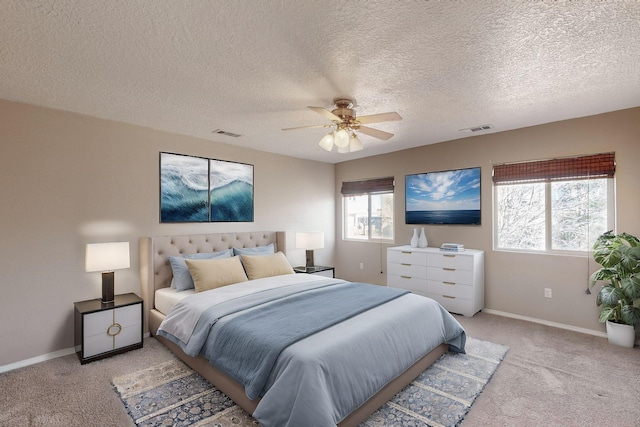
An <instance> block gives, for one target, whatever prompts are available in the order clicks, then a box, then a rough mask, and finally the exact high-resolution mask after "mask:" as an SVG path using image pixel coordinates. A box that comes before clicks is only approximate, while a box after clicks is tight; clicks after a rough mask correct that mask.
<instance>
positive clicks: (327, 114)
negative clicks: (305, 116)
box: [307, 107, 342, 123]
mask: <svg viewBox="0 0 640 427" xmlns="http://www.w3.org/2000/svg"><path fill="white" fill-rule="evenodd" d="M307 108H310V109H312V110H313V111H315V112H316V113H318V114H320V115H321V116H323V117H326V118H327V119H329V120H331V121H332V122H334V121H337V122H340V123H342V119H341V118H340V117H338V116H336V115H335V114H333V113H332V112H331V111H328V110H326V109H324V108H322V107H307Z"/></svg>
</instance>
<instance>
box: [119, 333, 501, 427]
mask: <svg viewBox="0 0 640 427" xmlns="http://www.w3.org/2000/svg"><path fill="white" fill-rule="evenodd" d="M507 350H508V348H507V347H505V346H502V345H499V344H493V343H490V342H486V341H480V340H476V339H473V338H470V337H469V338H467V345H466V351H467V354H453V353H446V354H444V355H443V356H442V357H440V359H438V360H437V361H436V362H435V363H434V364H433V365H432V366H430V367H429V368H428V369H426V370H425V371H424V372H423V373H422V374H420V375H419V376H418V378H416V379H415V380H414V381H413V382H412V383H411V384H409V385H408V386H406V387H405V388H404V389H403V390H402V391H400V393H398V394H396V395H395V396H394V397H393V399H391V400H390V401H389V402H387V403H386V404H385V405H384V406H383V407H382V408H380V409H378V410H377V411H376V412H374V413H373V414H372V415H371V416H370V417H369V418H367V420H365V422H364V423H362V424H361V426H364V427H383V426H407V427H408V426H411V427H420V426H431V427H439V426H457V425H459V424H460V422H462V420H463V419H464V417H465V415H466V414H467V412H469V409H470V408H471V405H472V404H473V402H474V400H475V399H476V397H478V395H479V394H480V392H481V391H482V389H483V388H484V386H485V385H486V384H487V383H488V382H489V379H491V376H492V375H493V373H494V372H495V371H496V369H497V368H498V365H499V364H500V362H501V361H502V359H503V358H504V356H505V354H506V353H507ZM112 383H113V386H114V388H115V390H116V392H117V393H118V394H119V395H120V399H121V400H122V402H123V404H124V406H125V408H126V409H127V411H128V412H129V415H131V418H132V419H133V421H134V422H135V424H136V425H137V426H145V427H146V426H148V427H152V426H153V427H156V426H158V427H159V426H179V427H183V426H193V427H196V426H205V425H207V426H215V427H230V426H234V427H247V426H257V425H259V424H258V422H257V421H255V420H254V419H253V418H252V417H251V416H250V415H249V414H247V413H246V412H245V411H243V410H242V409H241V408H240V407H239V406H237V405H236V404H235V403H233V401H232V400H231V399H229V398H228V397H227V396H226V395H225V394H223V393H222V392H220V391H219V390H218V389H216V388H215V387H213V386H212V385H211V384H209V382H208V381H207V380H205V379H203V378H202V377H201V376H200V375H198V374H197V373H196V372H194V371H193V370H191V368H189V367H188V366H186V365H185V364H184V363H182V362H181V361H180V360H178V359H175V360H171V361H169V362H166V363H164V364H161V365H159V366H154V367H151V368H147V369H144V370H142V371H138V372H134V373H132V374H129V375H125V376H122V377H118V378H115V379H114V380H113V382H112Z"/></svg>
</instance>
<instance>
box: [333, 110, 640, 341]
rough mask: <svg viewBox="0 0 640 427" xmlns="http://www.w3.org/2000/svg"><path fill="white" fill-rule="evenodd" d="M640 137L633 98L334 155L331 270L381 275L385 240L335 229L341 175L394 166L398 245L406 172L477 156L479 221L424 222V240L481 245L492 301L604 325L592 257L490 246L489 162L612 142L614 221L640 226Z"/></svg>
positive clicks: (368, 174) (589, 149)
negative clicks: (498, 128)
mask: <svg viewBox="0 0 640 427" xmlns="http://www.w3.org/2000/svg"><path fill="white" fill-rule="evenodd" d="M639 138H640V108H634V109H629V110H623V111H618V112H614V113H609V114H603V115H598V116H592V117H586V118H581V119H575V120H568V121H563V122H557V123H550V124H546V125H542V126H536V127H531V128H526V129H519V130H514V131H508V132H500V133H493V134H488V135H482V136H475V137H470V138H464V139H460V140H455V141H449V142H446V143H441V144H435V145H429V146H424V147H420V148H415V149H411V150H405V151H401V152H396V153H391V154H387V155H382V156H377V157H371V158H366V159H361V160H355V161H350V162H344V163H340V164H338V165H337V166H336V218H338V220H337V222H336V233H337V235H336V242H337V246H336V247H337V250H336V262H337V264H336V271H337V273H338V274H339V275H340V277H343V278H346V279H350V280H358V281H365V282H372V283H378V284H386V274H385V270H386V269H385V264H386V247H387V245H380V244H378V243H363V242H347V241H342V240H341V239H340V236H341V233H342V230H341V221H340V215H341V196H340V185H341V183H342V181H348V180H353V179H362V178H372V177H383V176H390V175H393V176H395V178H396V190H395V212H394V213H395V218H396V230H395V245H403V244H408V243H409V240H410V238H411V234H412V228H413V227H412V226H409V225H406V224H405V223H404V178H405V175H406V174H410V173H419V172H427V171H436V170H446V169H455V168H466V167H474V166H480V167H481V168H482V189H481V191H482V225H481V226H426V227H425V231H426V235H427V238H428V239H429V246H439V245H440V244H441V243H443V242H445V241H446V242H458V243H463V244H464V245H465V246H466V247H468V248H476V249H482V250H484V251H485V300H486V307H487V308H489V309H493V310H496V311H501V312H505V313H511V314H515V315H518V316H524V317H529V318H534V319H540V320H543V321H546V322H554V323H560V324H564V325H569V326H572V327H575V328H584V329H589V330H595V331H603V330H604V328H603V326H602V325H601V324H599V323H598V320H597V313H598V309H597V307H596V305H595V295H586V294H585V289H586V284H587V281H588V276H589V273H590V272H591V271H594V270H595V269H597V268H598V266H597V264H595V263H594V262H593V261H592V260H591V259H590V257H575V256H550V255H540V254H517V253H509V252H498V251H493V250H492V227H491V224H492V220H493V217H492V211H493V210H492V197H493V194H492V190H493V188H492V182H491V168H492V165H493V164H497V163H503V162H514V161H524V160H535V159H547V158H552V157H562V156H571V155H579V154H593V153H599V152H608V151H615V152H616V161H617V172H616V188H617V230H618V231H627V232H629V233H632V234H635V235H638V236H640V215H639V212H640V191H639V190H638V185H639V184H640V142H639ZM389 143H390V144H393V140H391V141H389ZM360 263H364V267H365V268H364V270H360V269H359V264H360ZM544 288H551V289H552V291H553V298H551V299H548V298H544V293H543V290H544Z"/></svg>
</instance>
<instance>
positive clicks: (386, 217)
mask: <svg viewBox="0 0 640 427" xmlns="http://www.w3.org/2000/svg"><path fill="white" fill-rule="evenodd" d="M393 188H394V179H393V177H388V178H377V179H369V180H363V181H348V182H343V183H342V190H341V192H342V201H343V203H342V211H343V221H342V230H343V231H342V237H343V239H350V240H363V241H372V240H373V241H385V240H386V241H393Z"/></svg>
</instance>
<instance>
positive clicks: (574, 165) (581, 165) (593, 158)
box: [493, 153, 616, 184]
mask: <svg viewBox="0 0 640 427" xmlns="http://www.w3.org/2000/svg"><path fill="white" fill-rule="evenodd" d="M615 171H616V156H615V153H602V154H594V155H590V156H579V157H565V158H561V159H551V160H538V161H534V162H521V163H506V164H502V165H495V166H494V167H493V182H494V183H495V184H515V183H523V182H547V181H569V180H577V179H593V178H613V175H614V174H615Z"/></svg>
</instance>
